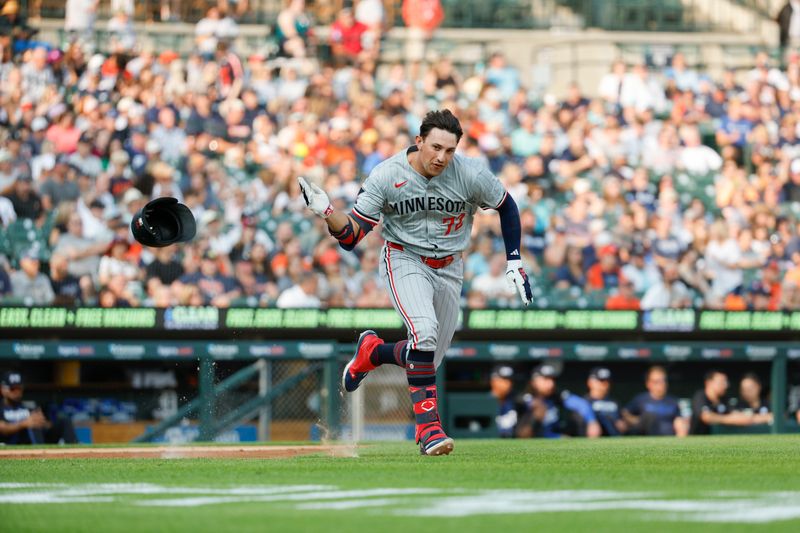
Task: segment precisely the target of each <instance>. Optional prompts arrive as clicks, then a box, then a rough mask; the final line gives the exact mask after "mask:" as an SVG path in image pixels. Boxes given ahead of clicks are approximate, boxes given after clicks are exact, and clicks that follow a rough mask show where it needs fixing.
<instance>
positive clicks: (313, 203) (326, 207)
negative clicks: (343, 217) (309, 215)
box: [297, 176, 333, 218]
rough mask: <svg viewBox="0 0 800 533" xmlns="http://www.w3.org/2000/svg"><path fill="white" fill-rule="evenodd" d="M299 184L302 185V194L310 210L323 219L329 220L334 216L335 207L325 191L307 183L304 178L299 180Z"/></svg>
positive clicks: (300, 177)
mask: <svg viewBox="0 0 800 533" xmlns="http://www.w3.org/2000/svg"><path fill="white" fill-rule="evenodd" d="M297 182H298V183H299V184H300V192H301V193H303V200H305V202H306V205H307V206H308V208H309V209H311V210H312V211H313V212H314V213H315V214H316V215H317V216H321V217H322V218H328V217H329V216H331V215H332V214H333V206H332V205H331V201H330V200H329V199H328V195H327V194H325V191H323V190H322V189H320V188H319V186H317V185H316V184H314V183H309V182H307V181H306V179H305V178H304V177H302V176H299V177H298V178H297Z"/></svg>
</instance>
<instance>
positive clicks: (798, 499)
mask: <svg viewBox="0 0 800 533" xmlns="http://www.w3.org/2000/svg"><path fill="white" fill-rule="evenodd" d="M70 503H118V504H119V503H122V504H129V505H136V506H148V507H202V506H208V505H220V504H239V503H273V504H277V505H279V506H281V505H282V506H284V507H287V506H288V508H290V509H294V510H304V511H315V510H316V511H347V510H352V509H365V510H366V512H374V513H380V514H386V513H391V514H394V515H398V516H425V517H441V518H454V517H468V516H475V515H486V514H536V513H564V512H569V513H581V512H593V511H632V512H635V513H637V514H636V515H634V516H636V517H638V518H641V519H661V520H670V521H688V522H715V523H769V522H775V521H782V520H794V519H800V492H791V491H783V492H778V491H776V492H770V493H759V492H747V491H709V492H706V493H704V494H701V495H699V496H698V497H697V498H686V497H684V498H669V497H668V496H666V495H665V494H664V493H660V492H633V491H631V492H624V491H607V490H555V491H535V490H484V491H469V490H465V489H461V490H449V489H432V488H374V489H340V488H339V487H335V486H329V485H284V486H282V485H239V486H231V487H218V486H217V487H179V486H175V487H171V486H167V485H158V484H153V483H88V484H79V485H67V484H64V483H12V482H6V483H0V504H25V505H31V504H70Z"/></svg>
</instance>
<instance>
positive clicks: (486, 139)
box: [478, 133, 501, 152]
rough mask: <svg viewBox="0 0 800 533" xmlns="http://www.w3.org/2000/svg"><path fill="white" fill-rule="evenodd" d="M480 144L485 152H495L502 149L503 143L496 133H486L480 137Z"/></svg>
mask: <svg viewBox="0 0 800 533" xmlns="http://www.w3.org/2000/svg"><path fill="white" fill-rule="evenodd" d="M478 146H480V148H481V150H483V151H484V152H494V151H495V150H499V149H500V147H501V144H500V139H499V138H498V137H497V135H495V134H494V133H484V134H483V135H481V137H480V139H478Z"/></svg>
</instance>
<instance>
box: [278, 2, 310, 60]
mask: <svg viewBox="0 0 800 533" xmlns="http://www.w3.org/2000/svg"><path fill="white" fill-rule="evenodd" d="M310 32H311V21H310V20H309V18H308V15H307V14H306V12H305V0H284V8H283V9H282V10H281V11H280V12H279V13H278V18H277V21H276V24H275V28H274V33H275V37H276V38H277V39H278V48H279V55H281V56H284V57H296V58H302V57H306V55H307V53H308V50H307V47H308V39H309V36H310Z"/></svg>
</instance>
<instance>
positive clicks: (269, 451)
mask: <svg viewBox="0 0 800 533" xmlns="http://www.w3.org/2000/svg"><path fill="white" fill-rule="evenodd" d="M312 454H326V455H332V456H350V457H351V456H353V455H355V448H354V447H353V446H343V445H342V446H155V447H146V446H143V447H140V448H139V447H126V448H91V447H85V448H41V449H35V448H34V449H31V448H27V449H24V448H13V449H3V448H0V459H114V458H120V459H197V458H200V459H284V458H287V457H297V456H299V455H312Z"/></svg>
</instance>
